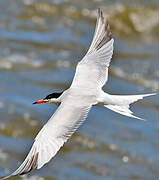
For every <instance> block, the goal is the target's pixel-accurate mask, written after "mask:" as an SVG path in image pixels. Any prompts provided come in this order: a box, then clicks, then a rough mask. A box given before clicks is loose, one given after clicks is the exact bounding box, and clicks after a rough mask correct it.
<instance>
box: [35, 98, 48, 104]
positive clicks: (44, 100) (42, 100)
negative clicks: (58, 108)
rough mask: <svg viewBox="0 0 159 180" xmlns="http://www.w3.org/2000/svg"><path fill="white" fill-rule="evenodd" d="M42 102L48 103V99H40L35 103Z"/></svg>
mask: <svg viewBox="0 0 159 180" xmlns="http://www.w3.org/2000/svg"><path fill="white" fill-rule="evenodd" d="M41 103H47V100H46V99H40V100H38V101H36V102H34V103H33V104H41Z"/></svg>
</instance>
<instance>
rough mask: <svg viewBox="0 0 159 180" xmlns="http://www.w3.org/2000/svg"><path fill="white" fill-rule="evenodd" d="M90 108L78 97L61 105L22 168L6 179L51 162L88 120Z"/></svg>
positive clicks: (39, 136)
mask: <svg viewBox="0 0 159 180" xmlns="http://www.w3.org/2000/svg"><path fill="white" fill-rule="evenodd" d="M74 102H76V104H75V103H74ZM90 108H91V105H90V103H86V102H85V101H84V100H80V99H79V98H78V99H77V98H76V97H75V98H72V99H70V98H69V99H67V100H66V101H65V102H63V103H61V105H60V106H59V108H58V109H57V110H56V112H55V113H54V115H53V116H52V117H51V118H50V119H49V121H48V122H47V123H46V124H45V125H44V127H43V128H42V129H41V131H40V132H39V134H38V135H37V136H36V138H35V142H34V144H33V146H32V148H31V150H30V152H29V154H28V156H27V157H26V159H25V160H24V162H23V163H22V164H21V166H20V167H19V168H18V169H17V170H16V171H15V172H13V173H12V174H11V175H9V176H7V177H4V179H6V178H8V177H11V176H16V175H23V174H26V173H28V172H30V171H32V170H34V169H39V168H41V167H42V166H43V165H44V164H46V163H47V162H49V161H50V160H51V158H52V157H54V156H55V154H56V153H57V152H58V151H59V149H60V147H62V146H63V144H64V143H65V142H66V141H67V140H68V138H69V137H70V136H71V135H72V134H73V133H74V132H75V131H76V129H77V128H78V127H79V126H80V124H81V123H82V122H83V121H84V120H85V119H86V117H87V114H88V112H89V110H90Z"/></svg>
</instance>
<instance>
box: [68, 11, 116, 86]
mask: <svg viewBox="0 0 159 180" xmlns="http://www.w3.org/2000/svg"><path fill="white" fill-rule="evenodd" d="M113 42H114V40H113V39H112V34H111V31H110V27H109V24H108V23H107V22H106V18H104V17H103V14H102V11H101V10H100V9H98V18H97V24H96V29H95V33H94V37H93V40H92V43H91V46H90V48H89V50H88V52H87V54H86V55H85V56H84V58H83V59H82V60H81V61H80V62H79V63H78V65H77V68H76V73H75V77H74V79H73V82H72V85H71V87H82V88H92V89H97V88H101V87H102V86H103V85H104V84H105V82H106V81H107V78H108V67H109V64H110V61H111V58H112V55H113Z"/></svg>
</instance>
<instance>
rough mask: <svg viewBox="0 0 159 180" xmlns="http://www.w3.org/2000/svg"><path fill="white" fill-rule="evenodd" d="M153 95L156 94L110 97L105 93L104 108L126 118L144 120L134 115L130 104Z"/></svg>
mask: <svg viewBox="0 0 159 180" xmlns="http://www.w3.org/2000/svg"><path fill="white" fill-rule="evenodd" d="M152 95H156V93H152V94H141V95H109V94H107V93H105V101H104V104H105V105H104V107H106V108H108V109H111V110H112V111H115V112H117V113H119V114H122V115H125V116H129V117H132V118H137V119H140V120H144V119H142V118H140V117H137V116H134V115H133V112H132V111H131V110H130V104H132V103H134V102H136V101H138V100H140V99H143V98H144V97H147V96H152Z"/></svg>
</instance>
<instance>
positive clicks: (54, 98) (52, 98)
mask: <svg viewBox="0 0 159 180" xmlns="http://www.w3.org/2000/svg"><path fill="white" fill-rule="evenodd" d="M62 93H63V92H61V93H57V92H56V93H52V94H49V95H47V96H46V97H45V98H44V99H40V100H38V101H35V102H34V103H33V104H41V103H48V104H58V103H60V101H59V97H60V96H61V95H62Z"/></svg>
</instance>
